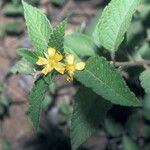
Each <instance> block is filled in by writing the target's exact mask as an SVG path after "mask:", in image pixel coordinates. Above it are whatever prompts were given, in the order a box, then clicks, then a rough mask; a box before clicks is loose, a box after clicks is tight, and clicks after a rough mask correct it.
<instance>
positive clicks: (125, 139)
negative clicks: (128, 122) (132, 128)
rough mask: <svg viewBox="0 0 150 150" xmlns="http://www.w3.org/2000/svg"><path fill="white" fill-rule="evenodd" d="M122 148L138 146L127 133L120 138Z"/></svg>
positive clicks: (133, 148)
mask: <svg viewBox="0 0 150 150" xmlns="http://www.w3.org/2000/svg"><path fill="white" fill-rule="evenodd" d="M122 144H123V150H139V149H140V148H139V146H138V145H137V144H136V143H135V142H134V141H133V140H132V139H131V138H130V137H128V136H127V135H125V136H124V137H123V139H122Z"/></svg>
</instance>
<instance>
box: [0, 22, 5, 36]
mask: <svg viewBox="0 0 150 150" xmlns="http://www.w3.org/2000/svg"><path fill="white" fill-rule="evenodd" d="M4 35H5V27H4V25H0V38H3V37H4Z"/></svg>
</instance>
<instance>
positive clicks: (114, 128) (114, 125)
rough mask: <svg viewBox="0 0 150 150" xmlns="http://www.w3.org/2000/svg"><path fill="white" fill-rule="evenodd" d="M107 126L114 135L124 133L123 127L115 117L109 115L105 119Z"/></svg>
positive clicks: (111, 134) (117, 135) (118, 135)
mask: <svg viewBox="0 0 150 150" xmlns="http://www.w3.org/2000/svg"><path fill="white" fill-rule="evenodd" d="M105 128H106V131H107V132H108V133H109V135H110V136H112V137H120V136H121V135H122V134H123V127H122V126H121V124H120V123H118V122H116V121H115V120H113V118H110V117H108V118H106V119H105Z"/></svg>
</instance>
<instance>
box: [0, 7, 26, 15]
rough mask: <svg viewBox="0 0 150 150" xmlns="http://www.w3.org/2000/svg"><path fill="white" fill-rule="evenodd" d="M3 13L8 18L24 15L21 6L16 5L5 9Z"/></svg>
mask: <svg viewBox="0 0 150 150" xmlns="http://www.w3.org/2000/svg"><path fill="white" fill-rule="evenodd" d="M2 12H3V14H5V15H7V16H18V15H23V8H22V6H21V5H19V6H18V5H17V6H16V5H12V4H8V5H6V6H5V7H4V9H3V10H2Z"/></svg>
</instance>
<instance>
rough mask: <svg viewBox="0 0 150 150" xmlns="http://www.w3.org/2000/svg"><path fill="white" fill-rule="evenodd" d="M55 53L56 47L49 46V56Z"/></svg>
mask: <svg viewBox="0 0 150 150" xmlns="http://www.w3.org/2000/svg"><path fill="white" fill-rule="evenodd" d="M55 53H56V49H55V48H52V47H49V48H48V55H49V57H54V56H55Z"/></svg>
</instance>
